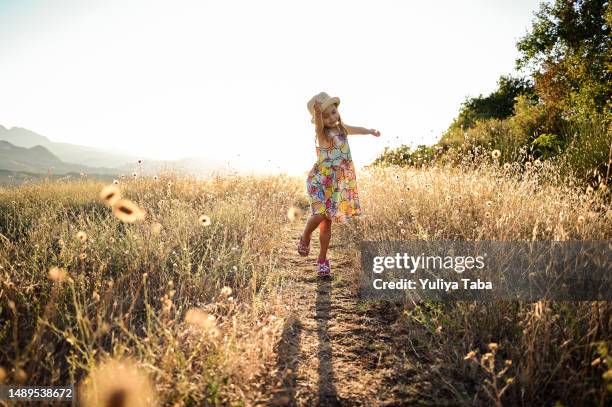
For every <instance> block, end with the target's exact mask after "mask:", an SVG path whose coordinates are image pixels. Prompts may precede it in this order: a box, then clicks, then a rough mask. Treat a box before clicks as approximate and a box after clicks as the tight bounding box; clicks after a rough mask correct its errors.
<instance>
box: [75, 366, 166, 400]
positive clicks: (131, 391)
mask: <svg viewBox="0 0 612 407" xmlns="http://www.w3.org/2000/svg"><path fill="white" fill-rule="evenodd" d="M79 389H80V393H81V395H82V397H83V399H82V401H83V405H84V406H85V407H109V406H130V407H146V406H152V405H156V404H157V396H156V394H155V388H154V386H153V383H152V382H151V381H150V380H149V378H148V377H147V375H146V374H145V373H144V372H143V370H142V368H140V367H138V366H137V365H136V363H135V362H133V361H131V360H129V359H124V360H116V359H108V360H106V361H104V362H102V363H101V364H99V365H98V366H95V367H94V368H93V369H92V371H91V373H90V374H89V376H87V377H86V378H85V379H84V380H83V381H82V382H81V384H80V386H79Z"/></svg>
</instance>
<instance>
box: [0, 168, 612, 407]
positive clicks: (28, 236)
mask: <svg viewBox="0 0 612 407" xmlns="http://www.w3.org/2000/svg"><path fill="white" fill-rule="evenodd" d="M482 160H483V162H479V163H471V165H474V167H470V168H468V167H467V166H463V167H460V168H457V167H455V168H451V167H438V168H436V167H430V168H421V169H418V170H416V169H410V170H407V169H405V168H404V169H402V168H380V169H370V170H368V171H365V172H363V173H361V174H359V175H358V182H359V189H360V194H361V199H362V207H363V208H364V211H365V213H366V216H365V217H364V218H363V219H362V220H361V221H360V222H357V223H355V224H353V225H352V226H351V227H348V228H345V229H344V230H345V231H346V233H345V234H344V235H343V236H338V237H334V239H339V241H340V242H342V244H343V245H344V247H345V249H344V250H347V251H349V252H352V251H354V254H355V255H356V256H358V255H359V242H360V241H361V240H363V239H367V240H409V239H455V240H474V239H482V240H572V239H578V240H589V239H592V240H601V239H604V240H605V239H610V238H611V236H612V209H611V207H610V194H609V191H608V190H607V189H605V188H600V189H598V190H596V191H593V190H586V189H584V188H581V187H580V186H575V185H572V184H571V182H565V185H566V186H554V182H553V181H554V179H552V178H554V177H551V176H547V175H546V174H551V173H554V171H551V169H550V168H546V164H540V163H538V164H537V165H533V166H532V167H531V168H529V169H527V170H525V169H524V168H517V167H513V166H510V167H509V168H504V167H501V166H498V165H497V164H496V162H495V160H492V159H491V158H490V157H484V158H483V159H482ZM104 187H105V185H104V184H102V183H97V182H94V181H79V182H49V183H37V184H29V185H24V186H21V187H17V188H5V189H0V233H1V234H0V281H1V284H2V285H1V286H0V367H1V368H0V381H1V380H4V381H6V382H10V383H26V384H30V383H31V384H40V383H44V384H46V385H64V384H66V383H70V382H75V383H79V384H80V386H81V387H80V389H82V391H83V394H85V395H87V399H88V400H90V402H89V403H88V405H130V406H132V405H134V406H136V405H149V403H151V402H152V401H153V400H154V399H157V400H159V401H160V402H161V403H162V404H163V405H177V406H178V405H216V404H221V405H225V404H232V405H242V404H250V403H251V401H252V392H253V391H254V390H253V389H254V387H255V386H256V385H257V383H255V381H256V380H255V379H256V378H261V377H262V376H265V375H266V363H268V362H269V361H270V360H272V359H274V351H275V345H276V344H277V342H278V340H279V338H280V336H281V331H282V326H283V319H284V318H285V317H286V315H287V312H286V307H285V304H284V303H283V301H282V297H281V295H280V294H279V290H278V287H279V286H281V285H282V279H283V277H282V276H283V275H284V274H282V273H277V272H276V271H277V270H278V269H279V268H280V267H282V266H283V265H282V264H279V250H280V247H281V246H282V242H280V241H279V239H281V238H280V236H281V234H280V233H278V231H279V230H280V229H281V228H285V227H287V225H288V223H289V222H290V220H289V219H288V214H289V215H290V216H291V217H293V216H295V214H294V213H293V212H292V211H289V213H288V208H290V207H292V206H294V205H295V206H298V207H301V208H306V196H305V191H304V180H303V179H301V178H291V177H283V176H279V177H262V178H245V177H227V178H222V179H215V180H213V181H209V182H206V181H195V180H190V179H187V178H181V177H177V176H160V177H159V178H157V179H152V178H151V179H144V178H143V179H140V178H136V179H131V180H126V181H123V180H121V181H120V182H119V183H118V184H117V185H116V187H117V188H119V190H120V191H119V192H120V193H121V194H122V195H123V198H124V199H127V200H128V201H129V202H130V203H133V204H134V205H135V208H137V209H135V210H136V211H138V210H143V213H141V214H140V216H139V219H136V220H135V221H134V222H133V223H130V222H126V221H125V219H124V221H121V220H120V219H119V218H118V216H121V215H119V214H117V205H118V203H117V202H120V201H118V200H116V199H115V198H116V197H115V196H114V195H113V194H111V199H112V200H113V202H112V203H114V204H115V206H114V207H113V208H111V207H109V206H108V205H107V204H108V203H109V202H105V201H104V200H107V201H108V199H107V198H108V196H109V190H106V191H105V194H102V195H100V193H101V191H102V189H103V188H104ZM301 219H303V218H301ZM295 256H297V253H296V254H295ZM354 272H355V273H357V272H359V271H358V270H355V271H354ZM397 307H398V310H399V311H398V315H399V318H398V319H397V321H396V322H395V325H396V327H395V328H397V326H398V325H399V326H401V328H402V329H405V330H407V331H408V332H409V333H410V337H411V341H412V343H411V344H410V346H408V344H406V346H404V347H402V350H403V352H405V354H406V360H407V361H410V366H409V367H408V366H407V367H406V370H405V371H403V370H402V369H403V367H402V366H399V365H398V366H397V371H396V372H395V373H396V374H397V375H398V379H399V378H400V377H401V376H402V375H412V376H413V379H412V382H415V381H419V382H422V383H426V384H427V386H425V387H426V388H427V389H429V393H427V394H425V393H423V394H419V398H420V399H421V400H422V403H423V404H442V403H446V404H450V405H457V404H465V405H472V404H474V403H476V404H483V405H490V404H492V403H496V404H498V405H501V404H502V403H503V404H511V405H515V404H519V405H520V404H522V405H552V404H553V403H554V402H555V401H558V400H559V401H561V402H563V404H564V405H580V404H591V405H603V403H605V400H606V399H605V397H606V394H607V393H606V392H607V391H610V386H612V381H611V380H612V373H610V370H609V369H610V368H611V367H612V365H610V363H612V357H611V356H608V353H607V352H608V349H609V348H610V346H611V345H612V342H611V339H612V335H611V326H610V323H611V321H610V318H611V316H612V313H611V311H612V306H611V305H610V303H608V302H574V303H570V302H542V301H541V302H537V303H524V302H517V301H514V302H502V301H500V302H494V303H476V302H456V303H435V302H425V303H421V304H418V305H417V304H402V305H398V306H397ZM390 328H391V327H390ZM407 349H412V351H408V350H407ZM407 365H408V363H407ZM109 372H114V374H112V375H110V376H111V379H109ZM606 385H607V386H608V388H606ZM381 391H384V389H383V390H381ZM92 400H93V401H92ZM95 400H102V403H100V404H96V402H95ZM105 403H106V404H105ZM112 403H115V404H112Z"/></svg>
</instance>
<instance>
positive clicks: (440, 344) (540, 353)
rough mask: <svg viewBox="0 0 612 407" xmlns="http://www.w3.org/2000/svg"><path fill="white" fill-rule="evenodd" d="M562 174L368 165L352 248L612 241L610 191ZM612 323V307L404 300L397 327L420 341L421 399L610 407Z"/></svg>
mask: <svg viewBox="0 0 612 407" xmlns="http://www.w3.org/2000/svg"><path fill="white" fill-rule="evenodd" d="M556 173H557V172H556V171H555V168H554V167H552V166H551V165H550V164H548V163H539V162H536V163H535V164H532V165H528V166H527V167H526V168H525V167H524V166H521V165H519V164H511V165H506V166H505V167H504V166H502V165H498V164H497V161H496V160H495V159H493V158H492V157H491V156H490V155H479V156H476V157H473V158H472V159H468V160H466V161H465V162H464V163H463V164H462V165H460V166H457V167H449V166H431V167H423V168H421V169H418V170H415V169H410V170H406V169H405V168H399V167H388V168H372V169H370V170H368V171H367V172H365V173H363V174H361V176H360V177H359V178H358V183H359V188H360V195H361V199H362V206H363V207H364V208H365V213H366V214H367V215H366V216H365V218H364V219H363V221H362V222H358V223H355V224H354V225H353V226H351V227H350V228H347V230H346V232H347V235H346V240H345V241H346V243H347V244H348V245H352V246H353V250H355V251H356V252H357V251H358V250H359V246H358V245H359V242H360V241H361V240H372V241H382V240H437V239H441V240H447V239H448V240H506V241H531V240H557V241H565V240H609V239H611V238H612V207H611V206H610V193H609V190H608V189H607V188H605V187H604V188H599V189H597V190H593V189H592V188H588V187H584V186H581V185H580V184H579V183H578V182H577V181H576V180H571V179H564V180H561V179H559V178H558V177H557V175H555V174H556ZM356 255H357V253H356ZM611 318H612V305H611V304H610V303H609V302H553V301H540V302H537V303H529V302H521V301H498V302H467V301H464V302H448V303H440V302H431V301H426V302H424V303H421V304H404V314H403V316H402V319H401V322H400V325H401V326H403V327H404V328H405V329H407V330H408V332H409V335H410V337H411V338H412V339H411V341H412V342H411V343H409V344H408V343H407V344H405V349H404V352H405V353H406V354H408V355H410V357H408V358H407V363H411V360H412V359H414V358H416V360H417V361H418V366H416V367H415V369H416V372H417V374H416V376H415V377H416V378H415V379H413V382H419V383H428V384H429V385H430V387H429V391H430V392H429V393H425V394H422V398H423V400H424V402H425V401H429V402H430V403H433V404H436V405H439V404H441V403H443V402H444V403H450V404H451V405H473V404H480V405H492V404H497V405H501V404H504V405H524V406H532V405H552V404H554V403H555V402H557V401H560V402H561V403H562V405H604V404H605V403H606V400H607V401H609V398H607V397H609V395H610V394H609V392H610V391H612V381H611V380H612V371H611V370H610V369H611V368H612V365H610V363H611V362H612V355H608V351H609V350H611V345H612V320H611ZM489 344H493V345H492V346H493V347H494V348H495V349H494V351H492V350H491V348H490V346H489ZM475 362H477V363H475ZM395 374H398V375H402V374H409V375H415V370H412V369H409V370H405V371H402V370H401V369H400V370H399V371H398V372H396V373H395ZM505 386H507V387H506V388H504V387H505Z"/></svg>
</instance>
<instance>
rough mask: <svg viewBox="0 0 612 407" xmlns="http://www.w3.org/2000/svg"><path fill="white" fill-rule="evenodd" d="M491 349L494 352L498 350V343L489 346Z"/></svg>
mask: <svg viewBox="0 0 612 407" xmlns="http://www.w3.org/2000/svg"><path fill="white" fill-rule="evenodd" d="M489 349H491V350H492V351H495V350H497V343H495V342H491V343H490V344H489Z"/></svg>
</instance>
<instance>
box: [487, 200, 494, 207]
mask: <svg viewBox="0 0 612 407" xmlns="http://www.w3.org/2000/svg"><path fill="white" fill-rule="evenodd" d="M485 205H486V206H489V207H490V206H491V205H493V202H491V201H487V202H485Z"/></svg>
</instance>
